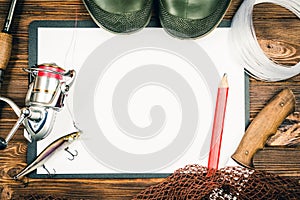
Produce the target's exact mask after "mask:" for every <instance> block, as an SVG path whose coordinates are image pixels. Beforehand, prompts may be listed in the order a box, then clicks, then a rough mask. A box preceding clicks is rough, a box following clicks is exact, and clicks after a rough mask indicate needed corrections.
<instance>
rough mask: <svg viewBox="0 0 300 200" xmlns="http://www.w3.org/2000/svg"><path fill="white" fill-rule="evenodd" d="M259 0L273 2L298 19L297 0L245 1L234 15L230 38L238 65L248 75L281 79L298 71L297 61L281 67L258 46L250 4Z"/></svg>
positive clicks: (272, 79) (299, 66) (299, 67)
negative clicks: (239, 64)
mask: <svg viewBox="0 0 300 200" xmlns="http://www.w3.org/2000/svg"><path fill="white" fill-rule="evenodd" d="M260 3H273V4H277V5H279V6H282V7H284V8H286V9H288V10H290V11H291V12H293V13H294V14H295V15H296V16H297V17H298V18H300V1H299V0H245V1H244V2H243V3H242V5H241V7H240V8H239V10H238V11H237V13H236V14H235V16H234V18H233V20H232V25H231V34H230V40H231V43H232V45H233V48H234V50H235V53H236V54H237V56H236V57H238V58H239V60H240V62H241V64H242V65H243V67H244V68H245V70H246V72H247V73H249V75H251V76H253V77H254V78H256V79H261V80H265V81H280V80H285V79H288V78H291V77H293V76H295V75H297V74H299V73H300V62H298V63H297V64H296V65H294V66H284V65H280V64H276V63H274V62H273V61H271V60H270V59H269V58H268V57H267V56H266V55H265V54H264V52H263V50H262V49H261V48H260V46H259V43H258V41H257V38H256V35H255V30H254V26H253V18H252V14H253V7H254V6H255V5H256V4H260Z"/></svg>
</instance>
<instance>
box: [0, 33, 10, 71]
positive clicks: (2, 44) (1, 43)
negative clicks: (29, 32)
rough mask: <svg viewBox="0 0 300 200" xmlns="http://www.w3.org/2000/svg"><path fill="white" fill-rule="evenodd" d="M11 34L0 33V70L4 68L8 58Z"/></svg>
mask: <svg viewBox="0 0 300 200" xmlns="http://www.w3.org/2000/svg"><path fill="white" fill-rule="evenodd" d="M11 49H12V35H10V34H8V33H3V32H2V33H0V70H5V69H6V67H7V64H8V61H9V59H10V54H11Z"/></svg>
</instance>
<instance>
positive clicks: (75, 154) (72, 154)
mask: <svg viewBox="0 0 300 200" xmlns="http://www.w3.org/2000/svg"><path fill="white" fill-rule="evenodd" d="M65 151H66V152H68V153H69V154H71V156H72V158H68V159H69V160H74V157H75V156H78V152H77V151H76V150H75V153H72V152H71V151H70V150H69V147H66V148H65Z"/></svg>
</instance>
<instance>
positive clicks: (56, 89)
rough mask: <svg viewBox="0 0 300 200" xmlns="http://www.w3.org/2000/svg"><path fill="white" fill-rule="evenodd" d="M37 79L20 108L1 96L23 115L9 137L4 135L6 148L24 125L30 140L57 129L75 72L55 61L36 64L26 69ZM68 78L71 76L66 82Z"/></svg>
mask: <svg viewBox="0 0 300 200" xmlns="http://www.w3.org/2000/svg"><path fill="white" fill-rule="evenodd" d="M24 71H26V72H28V73H29V74H30V75H31V78H33V81H32V82H31V83H30V85H29V89H28V92H27V95H26V99H25V107H24V108H22V109H20V108H19V107H18V106H17V105H16V104H15V103H14V102H13V101H12V100H10V99H8V98H5V97H1V96H0V101H4V102H6V103H8V104H9V105H10V106H11V108H12V109H13V110H14V112H15V113H16V115H17V116H18V117H19V119H18V120H17V122H16V123H15V125H14V126H13V128H12V129H11V131H10V132H9V134H8V135H7V137H6V138H5V139H4V138H2V137H0V149H5V148H6V147H7V144H8V142H9V141H10V139H11V138H12V137H13V135H14V134H15V132H16V131H17V129H18V128H19V126H20V125H21V124H23V125H24V127H25V129H26V132H27V133H26V134H25V138H26V139H27V140H28V141H29V142H32V141H38V140H42V139H44V138H45V137H47V136H48V134H49V133H50V132H51V130H52V128H53V124H54V121H55V116H56V113H57V112H59V111H60V110H61V109H62V108H63V107H64V99H65V97H66V96H67V93H68V91H69V88H70V87H71V85H72V84H73V82H74V79H75V74H76V73H75V71H74V70H69V71H66V70H64V69H62V68H60V67H59V66H57V65H56V64H54V63H51V64H48V63H47V64H41V65H36V66H34V67H31V68H27V69H24ZM65 79H68V80H67V81H65Z"/></svg>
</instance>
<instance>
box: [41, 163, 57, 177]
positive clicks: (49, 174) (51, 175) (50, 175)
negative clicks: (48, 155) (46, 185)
mask: <svg viewBox="0 0 300 200" xmlns="http://www.w3.org/2000/svg"><path fill="white" fill-rule="evenodd" d="M42 167H43V168H44V169H45V170H46V172H47V173H48V176H49V177H50V178H52V177H53V176H54V175H55V174H56V171H55V169H53V172H54V173H53V174H51V173H50V171H49V170H48V169H47V168H46V166H45V165H43V166H42Z"/></svg>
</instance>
